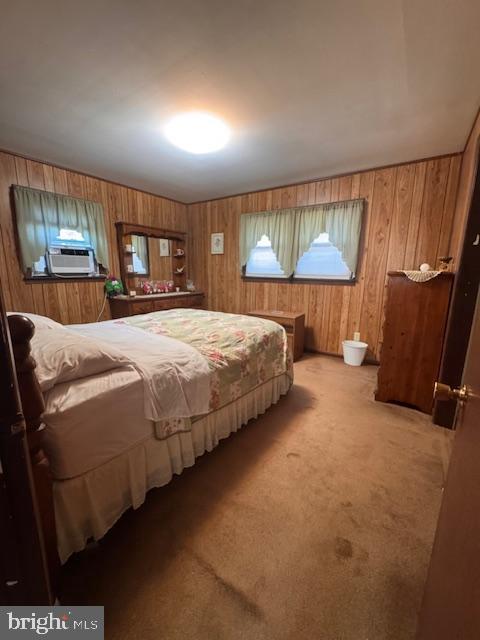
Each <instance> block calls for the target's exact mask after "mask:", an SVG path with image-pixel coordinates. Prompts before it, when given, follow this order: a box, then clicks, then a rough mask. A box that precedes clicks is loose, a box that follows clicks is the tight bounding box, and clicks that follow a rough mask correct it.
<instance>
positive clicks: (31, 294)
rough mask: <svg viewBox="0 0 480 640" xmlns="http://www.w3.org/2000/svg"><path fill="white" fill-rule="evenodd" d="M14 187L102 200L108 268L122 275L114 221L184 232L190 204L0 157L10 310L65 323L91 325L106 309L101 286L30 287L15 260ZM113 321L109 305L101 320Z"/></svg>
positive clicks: (1, 259) (0, 263) (0, 261)
mask: <svg viewBox="0 0 480 640" xmlns="http://www.w3.org/2000/svg"><path fill="white" fill-rule="evenodd" d="M12 184H20V185H22V186H27V187H28V186H29V187H34V188H36V189H46V190H48V191H54V192H56V193H60V194H63V195H71V196H75V197H80V198H88V199H91V200H95V201H97V202H100V203H101V204H102V205H103V208H104V213H105V227H106V232H107V239H108V244H109V261H110V265H109V266H110V270H111V271H112V272H113V273H115V272H117V273H118V266H119V265H118V257H117V252H116V244H115V229H114V223H115V221H116V220H132V221H135V222H137V221H138V222H140V223H142V224H150V225H152V224H153V225H154V226H163V227H166V228H173V229H178V230H180V231H185V230H186V224H187V221H186V206H185V205H184V204H182V203H176V202H174V201H171V200H167V199H165V198H161V197H160V196H158V197H157V196H153V195H151V194H145V193H143V192H140V191H135V190H134V189H127V188H126V187H121V186H119V185H115V184H112V183H110V182H106V181H104V180H101V179H97V178H93V177H90V176H84V175H83V174H78V173H76V172H73V171H67V170H65V169H60V168H58V167H54V166H52V165H47V164H43V163H41V162H35V161H32V160H26V159H24V158H22V157H20V156H15V155H13V154H8V153H0V242H1V249H2V251H1V252H0V253H1V256H0V268H1V269H2V274H5V276H4V277H2V284H3V290H4V296H5V300H6V304H7V308H8V309H9V310H10V309H11V310H15V311H27V312H28V311H30V312H34V313H39V314H42V315H49V316H51V317H52V318H54V319H55V320H58V321H60V322H64V323H80V322H93V321H95V320H96V318H97V316H98V313H99V311H100V309H101V307H102V304H103V299H104V293H103V283H102V282H79V283H78V282H68V283H67V282H66V283H63V282H48V283H47V282H43V283H34V284H30V283H26V282H24V278H23V273H22V271H21V268H20V264H19V261H18V257H17V251H16V246H15V230H14V226H13V216H12V210H11V204H10V187H11V185H12ZM109 317H110V313H109V307H108V305H106V309H105V310H104V312H103V315H102V319H108V318H109Z"/></svg>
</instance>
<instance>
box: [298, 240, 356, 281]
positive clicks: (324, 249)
mask: <svg viewBox="0 0 480 640" xmlns="http://www.w3.org/2000/svg"><path fill="white" fill-rule="evenodd" d="M294 277H295V278H312V279H314V278H322V279H326V280H330V279H332V280H351V278H352V272H351V271H350V269H349V268H348V267H347V265H346V264H345V262H344V261H343V259H342V254H341V253H340V251H339V250H338V249H337V247H335V246H334V245H333V244H332V243H331V242H330V241H329V239H328V233H321V234H320V235H319V236H318V237H317V238H315V240H314V241H313V242H312V244H311V245H310V249H309V250H308V251H307V252H305V253H304V254H303V255H302V257H301V258H300V260H299V261H298V262H297V267H296V269H295V273H294Z"/></svg>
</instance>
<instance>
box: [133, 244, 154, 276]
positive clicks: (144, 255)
mask: <svg viewBox="0 0 480 640" xmlns="http://www.w3.org/2000/svg"><path fill="white" fill-rule="evenodd" d="M132 247H133V248H134V249H135V253H136V254H137V258H138V259H139V260H140V261H141V262H142V265H143V266H144V268H145V271H146V273H149V271H150V265H149V264H148V250H147V238H146V237H145V236H132Z"/></svg>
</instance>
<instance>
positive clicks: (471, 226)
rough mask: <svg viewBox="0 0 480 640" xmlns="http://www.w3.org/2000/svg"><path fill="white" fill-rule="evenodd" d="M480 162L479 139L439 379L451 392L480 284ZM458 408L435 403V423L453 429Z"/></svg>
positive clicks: (451, 402)
mask: <svg viewBox="0 0 480 640" xmlns="http://www.w3.org/2000/svg"><path fill="white" fill-rule="evenodd" d="M479 163H480V138H479V139H478V140H477V143H476V148H475V168H474V176H475V177H474V186H473V190H472V197H471V199H470V205H469V211H468V217H467V222H466V225H465V233H464V237H463V243H462V252H461V254H460V262H459V266H458V271H457V275H456V278H455V282H454V285H453V294H452V302H451V305H450V313H449V317H448V324H447V331H446V337H445V342H444V348H443V354H442V361H441V364H440V373H439V377H438V380H439V381H440V382H443V383H444V384H448V385H449V386H450V387H452V389H453V388H455V387H459V386H460V385H461V382H462V375H463V368H464V366H465V357H466V355H467V350H468V342H469V339H470V332H471V330H472V323H473V317H474V314H475V304H476V300H477V291H478V287H479V284H480V269H479V268H478V265H476V264H475V260H477V259H478V250H475V249H474V247H473V246H472V245H473V242H474V240H475V235H476V233H479V232H480V229H479V228H478V217H479V216H480V171H479ZM456 408H457V403H456V402H455V400H449V401H446V402H435V404H434V409H433V422H434V423H435V424H438V425H440V426H442V427H447V428H449V429H453V428H454V425H455V412H456Z"/></svg>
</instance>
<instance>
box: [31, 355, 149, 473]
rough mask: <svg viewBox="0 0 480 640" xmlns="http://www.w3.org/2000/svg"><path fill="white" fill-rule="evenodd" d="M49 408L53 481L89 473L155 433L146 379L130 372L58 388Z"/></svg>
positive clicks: (51, 395)
mask: <svg viewBox="0 0 480 640" xmlns="http://www.w3.org/2000/svg"><path fill="white" fill-rule="evenodd" d="M45 406H46V410H45V412H44V414H43V420H44V423H45V437H44V449H45V453H46V454H47V456H48V459H49V462H50V468H51V471H52V474H53V477H54V478H55V479H66V478H74V477H76V476H79V475H81V474H83V473H86V472H87V471H91V470H92V469H95V468H97V467H99V466H101V465H102V464H104V463H105V462H107V461H108V460H111V459H112V458H114V457H116V456H118V455H120V454H121V453H123V452H124V451H126V450H128V449H129V448H131V447H132V446H135V445H136V444H138V443H139V442H142V441H143V440H145V439H146V438H148V437H151V436H152V433H153V425H154V423H153V422H151V421H149V420H147V419H146V418H144V417H143V415H144V412H143V382H142V379H141V377H140V375H139V374H138V372H137V371H135V369H133V368H130V367H125V368H123V369H113V370H111V371H107V372H105V373H102V374H99V375H96V376H89V377H87V378H82V379H80V380H76V381H74V382H66V383H63V384H60V385H57V386H55V387H54V388H53V389H52V390H51V391H49V392H48V393H47V394H46V395H45Z"/></svg>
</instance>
